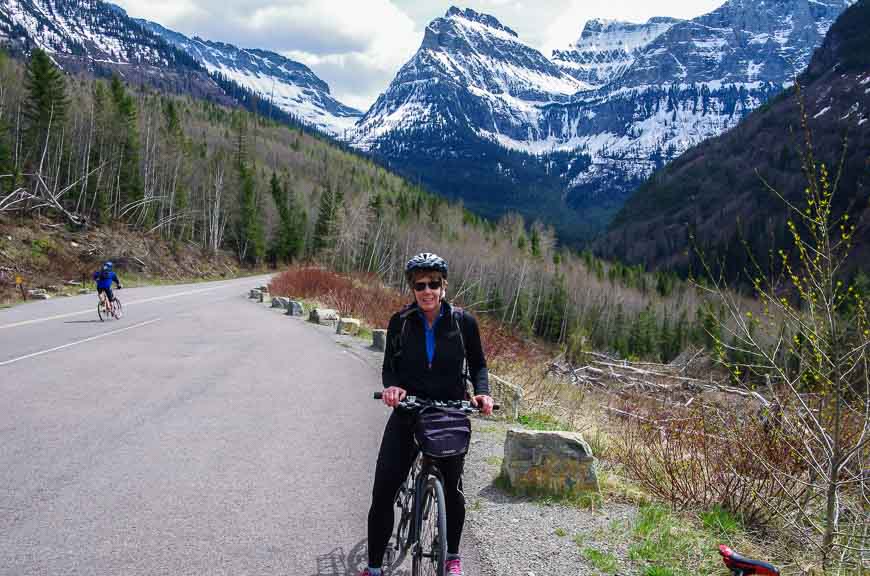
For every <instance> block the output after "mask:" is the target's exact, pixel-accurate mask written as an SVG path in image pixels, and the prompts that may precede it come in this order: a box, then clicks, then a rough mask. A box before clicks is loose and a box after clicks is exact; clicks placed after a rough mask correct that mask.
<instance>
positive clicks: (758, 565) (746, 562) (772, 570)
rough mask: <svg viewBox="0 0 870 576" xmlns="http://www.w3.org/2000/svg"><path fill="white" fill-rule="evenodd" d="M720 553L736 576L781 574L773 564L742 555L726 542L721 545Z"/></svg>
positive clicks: (771, 575)
mask: <svg viewBox="0 0 870 576" xmlns="http://www.w3.org/2000/svg"><path fill="white" fill-rule="evenodd" d="M719 554H721V555H722V562H724V563H725V566H727V567H728V569H729V570H731V574H733V575H734V576H749V575H750V574H759V575H761V576H779V570H778V569H777V568H776V567H774V566H773V565H772V564H768V563H767V562H762V561H761V560H753V559H752V558H747V557H746V556H741V555H740V554H738V553H737V552H735V551H734V550H732V549H731V548H729V547H728V546H726V545H725V544H720V545H719Z"/></svg>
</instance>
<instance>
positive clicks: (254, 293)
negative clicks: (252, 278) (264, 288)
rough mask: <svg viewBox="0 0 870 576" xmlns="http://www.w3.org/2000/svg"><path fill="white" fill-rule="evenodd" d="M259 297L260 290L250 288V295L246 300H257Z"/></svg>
mask: <svg viewBox="0 0 870 576" xmlns="http://www.w3.org/2000/svg"><path fill="white" fill-rule="evenodd" d="M259 297H260V289H259V288H251V295H250V296H248V298H251V299H257V298H259Z"/></svg>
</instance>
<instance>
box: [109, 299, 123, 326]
mask: <svg viewBox="0 0 870 576" xmlns="http://www.w3.org/2000/svg"><path fill="white" fill-rule="evenodd" d="M123 315H124V307H123V306H121V301H120V300H118V297H117V296H115V301H114V303H113V304H112V316H114V317H115V320H120V319H121V316H123Z"/></svg>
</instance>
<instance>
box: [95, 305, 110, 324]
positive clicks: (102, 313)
mask: <svg viewBox="0 0 870 576" xmlns="http://www.w3.org/2000/svg"><path fill="white" fill-rule="evenodd" d="M97 316H99V317H100V322H105V321H106V318H108V317H109V310H108V309H107V308H106V305H105V304H103V301H102V300H100V301H99V302H98V303H97Z"/></svg>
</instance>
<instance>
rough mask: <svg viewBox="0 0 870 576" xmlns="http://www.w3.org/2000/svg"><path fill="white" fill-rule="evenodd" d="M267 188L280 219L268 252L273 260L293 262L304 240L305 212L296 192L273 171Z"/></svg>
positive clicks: (300, 252)
mask: <svg viewBox="0 0 870 576" xmlns="http://www.w3.org/2000/svg"><path fill="white" fill-rule="evenodd" d="M269 188H270V192H271V194H272V200H274V201H275V207H276V208H277V210H278V217H279V220H280V222H279V224H278V228H277V230H276V231H275V236H274V238H273V239H272V245H271V246H270V248H269V254H270V256H271V259H272V260H273V261H275V262H277V261H281V262H293V261H294V260H295V259H296V258H298V257H299V256H300V255H301V254H302V248H303V246H304V242H305V220H306V217H305V212H304V211H303V210H302V208H301V206H300V205H299V200H298V199H297V198H296V194H295V193H292V192H291V191H290V189H289V187H288V185H287V183H286V182H285V183H284V184H283V185H282V184H281V182H280V180H279V179H278V175H277V174H275V173H274V172H273V173H272V179H271V180H270V182H269Z"/></svg>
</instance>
